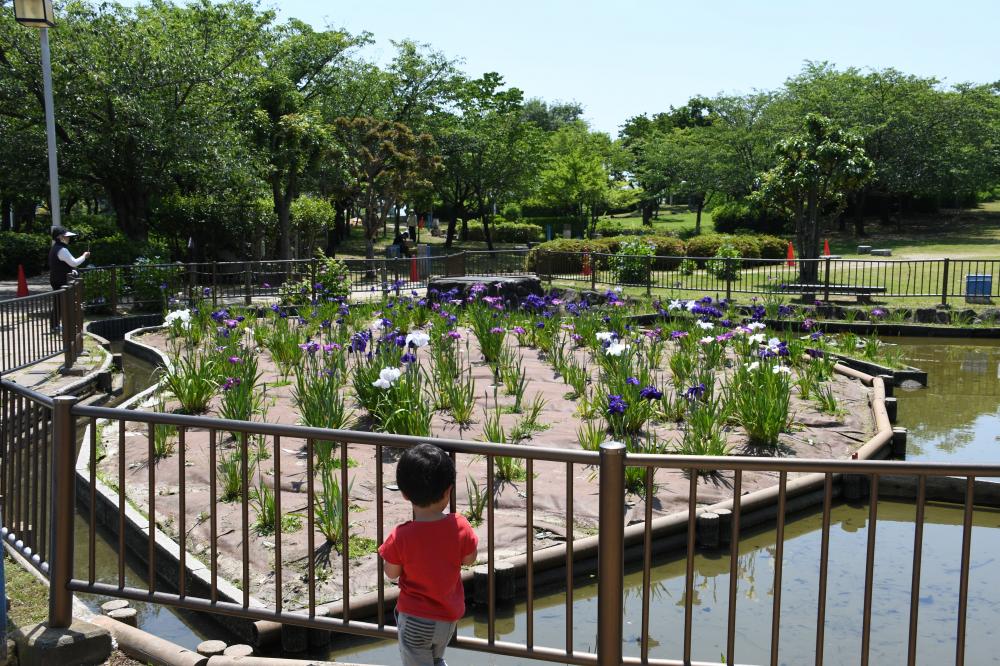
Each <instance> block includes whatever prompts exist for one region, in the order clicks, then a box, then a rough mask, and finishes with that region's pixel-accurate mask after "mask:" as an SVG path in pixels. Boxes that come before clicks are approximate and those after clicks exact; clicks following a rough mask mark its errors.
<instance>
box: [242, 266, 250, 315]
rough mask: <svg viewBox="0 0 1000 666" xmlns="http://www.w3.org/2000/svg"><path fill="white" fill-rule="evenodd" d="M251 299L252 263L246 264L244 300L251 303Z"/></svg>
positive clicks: (244, 270)
mask: <svg viewBox="0 0 1000 666" xmlns="http://www.w3.org/2000/svg"><path fill="white" fill-rule="evenodd" d="M250 301H251V290H250V264H249V263H248V264H246V268H244V269H243V302H244V303H246V304H247V305H250Z"/></svg>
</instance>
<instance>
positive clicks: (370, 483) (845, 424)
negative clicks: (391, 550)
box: [100, 331, 874, 608]
mask: <svg viewBox="0 0 1000 666" xmlns="http://www.w3.org/2000/svg"><path fill="white" fill-rule="evenodd" d="M463 333H465V332H464V331H463ZM472 339H473V340H474V336H472ZM141 342H143V343H144V344H149V345H151V346H154V347H158V348H160V349H164V350H165V349H168V348H169V347H168V345H167V343H166V338H165V336H164V334H163V333H161V332H156V333H152V334H147V335H145V336H143V337H142V339H141ZM473 347H474V343H473ZM522 352H523V363H524V367H525V368H526V370H527V373H528V377H529V382H528V390H527V391H526V394H525V396H526V401H530V400H531V398H532V397H533V396H534V395H535V394H541V396H542V397H544V398H545V400H546V401H547V404H546V406H545V408H544V410H543V411H542V416H541V418H540V422H541V423H542V424H545V425H547V426H548V429H547V430H545V431H543V432H540V433H537V434H536V435H535V436H534V437H533V438H532V439H530V440H528V441H526V442H524V444H523V445H524V446H532V447H551V448H560V449H577V448H579V444H578V440H577V434H576V433H577V428H578V427H579V425H580V423H581V421H580V419H579V418H578V417H577V416H576V414H575V412H576V409H577V404H576V402H574V401H571V400H567V399H566V398H565V397H564V396H565V395H566V393H567V391H568V387H567V386H566V385H565V384H563V382H562V381H561V379H559V378H557V377H555V376H554V371H553V369H552V367H551V366H550V365H548V364H547V363H545V362H543V361H542V360H540V359H539V358H538V355H537V352H536V351H535V350H531V349H522ZM471 353H472V357H473V358H477V357H478V354H477V353H478V350H476V349H473V350H472V352H471ZM580 353H583V352H580ZM423 356H426V353H424V354H423ZM259 363H260V368H261V370H262V372H263V382H264V383H265V384H266V386H267V388H266V394H267V402H268V404H269V407H268V410H267V416H266V420H267V421H268V422H270V423H284V424H294V423H296V422H297V418H298V417H297V413H296V409H295V407H294V405H293V403H292V398H291V387H290V386H277V387H276V386H275V385H276V384H278V383H279V377H278V374H277V370H276V368H275V366H274V364H273V363H272V362H271V360H270V358H269V356H268V354H267V353H266V351H262V352H261V355H260V357H259ZM473 377H474V378H475V380H476V385H477V390H478V393H479V398H478V399H477V401H478V403H479V404H478V406H477V410H476V417H475V418H476V421H477V422H476V423H474V424H472V425H471V426H470V427H468V428H466V429H464V430H463V429H461V428H459V427H458V426H457V425H456V424H455V423H453V422H452V421H451V420H450V418H448V417H447V416H446V415H445V414H444V413H442V412H438V413H436V414H435V416H434V419H433V433H434V436H439V437H448V438H455V439H464V440H468V441H480V440H481V432H482V420H483V419H482V414H483V412H482V406H483V404H484V402H485V400H486V397H487V394H489V400H490V403H491V405H492V399H493V398H492V394H493V393H492V388H489V387H490V386H491V384H492V375H491V372H490V370H489V368H488V367H487V366H486V365H485V364H482V363H477V364H474V365H473ZM833 386H834V387H835V391H836V393H837V395H838V397H839V401H840V406H841V408H842V409H843V411H844V413H843V415H842V416H830V415H827V414H823V413H821V412H819V411H818V409H817V408H816V406H815V404H813V403H809V402H806V401H802V400H800V399H798V398H797V397H793V398H792V414H793V416H794V423H795V427H794V428H793V429H792V430H793V431H792V432H790V433H785V434H783V435H781V441H780V444H779V446H778V447H777V449H776V451H774V452H773V453H776V454H777V455H781V456H794V457H799V458H844V457H848V456H849V455H850V453H851V452H852V451H853V450H855V449H857V448H858V447H859V446H860V445H861V444H863V443H864V442H865V441H866V440H867V439H868V438H869V437H870V436H871V434H872V433H873V431H874V422H873V419H872V415H871V410H870V408H869V405H868V399H869V398H868V391H869V389H867V388H866V387H864V386H863V385H862V384H861V383H860V382H858V381H854V380H849V379H846V378H844V377H840V376H837V377H836V378H835V379H834V380H833ZM792 393H793V396H794V394H796V393H797V391H795V390H794V389H793V391H792ZM499 394H500V402H501V405H510V404H512V403H513V399H512V398H508V397H505V396H503V395H502V391H500V393H499ZM218 401H219V399H218V397H217V398H215V399H214V400H213V404H212V407H211V410H210V415H211V414H213V413H217V410H218ZM153 405H155V402H154V401H151V402H150V403H148V404H147V408H148V407H150V406H153ZM167 408H168V409H170V408H171V405H170V404H169V403H168V404H167ZM356 416H361V414H360V413H356ZM519 418H520V416H518V415H514V414H510V415H505V416H504V417H503V420H504V425H505V427H506V429H507V431H508V432H509V431H510V429H511V428H512V427H513V426H514V424H515V422H516V421H517V420H518V419H519ZM671 426H672V424H671V425H657V426H655V432H656V434H657V435H658V436H659V437H660V438H661V439H662V440H665V441H667V442H674V441H679V439H680V437H681V433H680V432H679V431H678V430H676V429H672V427H671ZM356 427H357V428H358V429H364V428H366V427H367V426H365V425H358V426H356ZM147 432H148V426H145V425H141V424H136V423H128V424H126V437H125V467H126V479H127V481H126V488H127V493H128V497H129V499H130V501H132V502H133V503H134V504H135V505H136V506H137V507H139V508H140V509H141V510H143V511H146V512H148V506H147V502H148V467H147V458H148V455H147V447H148V445H147ZM102 433H103V434H102V437H103V443H104V447H105V451H106V456H105V458H104V459H103V460H102V461H101V463H100V469H101V472H102V475H103V476H105V478H110V479H115V478H117V474H118V471H117V470H118V464H119V461H118V459H119V454H120V452H119V451H118V424H117V423H111V424H107V425H106V426H105V427H104V428H103V430H102ZM728 435H729V439H730V442H731V444H732V445H733V452H734V453H745V454H755V455H759V454H760V452H758V451H747V449H746V435H745V433H743V431H742V430H740V429H739V428H732V429H731V430H730V431H729V433H728ZM218 438H219V439H218V441H220V442H221V444H220V445H219V449H218V450H219V453H220V455H221V453H222V452H224V451H226V450H231V449H232V448H233V447H234V446H236V442H234V441H233V440H232V439H231V438H230V437H229V436H228V434H226V433H221V432H220V433H219V434H218ZM186 442H187V444H186V463H185V466H184V468H183V473H184V476H185V482H186V489H187V491H186V516H185V529H186V531H187V536H188V550H189V552H191V553H193V554H194V555H195V556H197V557H198V558H199V559H201V560H202V561H205V562H207V561H208V550H209V546H210V523H209V520H208V518H209V513H208V512H209V508H210V506H211V504H212V502H211V498H210V493H209V488H210V486H209V483H210V473H211V469H210V465H209V432H208V431H207V430H191V431H188V432H187V433H186ZM262 446H263V447H264V448H265V449H266V452H267V453H266V454H265V456H266V458H265V459H263V460H261V462H260V464H259V470H260V473H261V474H262V477H261V478H262V479H263V482H264V483H266V484H267V485H270V486H272V487H280V489H281V503H282V509H283V512H285V513H297V514H299V515H301V516H302V521H301V522H302V525H303V527H302V528H301V529H299V530H298V531H295V532H292V533H287V532H286V533H283V534H282V540H281V547H282V563H283V575H282V581H281V586H280V587H281V594H282V597H283V600H284V604H285V606H286V607H287V608H295V607H297V606H301V605H303V604H304V603H305V602H304V599H305V595H306V593H307V590H308V584H307V583H308V581H307V574H306V571H307V569H306V565H307V562H308V560H307V535H306V528H305V524H306V520H305V516H306V514H307V510H308V507H307V501H306V497H307V495H306V490H307V479H306V458H307V456H306V448H305V447H306V444H305V442H304V441H301V440H294V439H281V441H280V443H279V444H278V446H275V443H274V442H273V441H272V440H271V439H270V438H268V439H266V440H265V441H263V442H262ZM396 453H397V451H394V450H391V449H387V450H385V451H384V452H383V460H382V461H381V464H382V471H383V490H384V492H383V507H382V508H383V512H384V519H383V524H384V534H386V535H387V534H388V533H389V531H390V530H391V529H392V527H393V526H394V525H396V524H398V523H401V522H404V521H406V520H408V519H409V518H410V506H409V504H408V503H407V502H405V501H404V500H403V498H402V497H401V496H400V495H399V493H398V491H397V490H395V465H394V459H395V455H396ZM348 454H349V456H350V458H351V459H353V460H355V461H356V462H357V465H356V466H353V467H351V468H350V470H349V477H350V479H351V480H352V484H353V485H352V486H351V493H350V501H351V508H352V511H351V517H350V520H351V534H352V535H354V536H363V537H368V538H370V539H375V538H376V536H377V531H376V530H377V525H376V515H377V514H376V500H377V497H376V491H377V488H376V485H375V469H376V465H377V464H378V461H376V460H375V451H374V448H373V447H370V446H365V445H351V446H349V447H348ZM274 456H280V458H281V478H280V479H275V478H274V475H273V467H274ZM179 468H180V466H179V464H178V457H177V454H176V453H175V454H174V455H173V456H170V457H168V458H165V459H162V460H160V461H159V462H158V463H157V464H156V487H157V490H156V515H157V522H158V524H159V525H160V527H161V528H162V529H163V530H164V531H165V532H166V533H168V534H170V535H172V536H173V537H174V538H176V537H177V535H178V530H179V529H180V516H179V499H180V498H179V494H178V491H179V472H180V469H179ZM567 473H568V472H567V466H566V465H565V464H564V463H551V462H536V463H535V466H534V478H533V485H534V493H533V494H534V497H533V499H534V507H535V508H534V521H533V525H532V533H533V538H534V546H535V549H536V550H537V549H540V548H544V547H546V546H550V545H554V544H557V543H559V542H561V541H563V540H564V539H565V538H566V534H567V530H568V529H569V527H568V526H567V522H568V521H567V509H568V507H567V502H566V497H567V494H566V488H567ZM468 477H472V478H474V479H476V481H477V482H478V484H479V486H480V487H481V488H482V489H484V491H485V488H486V461H485V460H484V459H482V458H478V457H474V456H468V455H459V456H458V483H457V489H456V490H457V508H458V510H459V511H465V510H466V509H467V508H468V504H469V502H468V497H467V492H466V479H467V478H468ZM338 478H339V476H338ZM776 480H777V474H766V473H744V476H743V492H744V493H748V492H752V491H754V490H757V489H760V488H764V487H768V486H770V485H772V484H774V483H776ZM655 481H656V484H657V491H656V494H655V504H654V506H653V515H654V516H662V515H665V514H669V513H671V512H674V511H678V510H685V509H686V502H687V493H688V483H689V482H688V479H687V477H686V476H684V475H683V474H682V473H681V472H680V471H674V470H661V471H660V472H658V474H657V476H656V479H655ZM253 483H254V481H253V480H252V481H251V485H253ZM316 483H317V485H318V484H319V481H318V480H317V481H316ZM572 483H573V499H574V501H573V506H572V510H573V520H572V529H573V533H574V536H575V537H577V538H579V537H583V536H589V535H592V534H596V532H597V528H598V522H597V519H598V481H597V476H596V469H594V468H592V467H587V466H582V465H574V466H573V468H572ZM524 491H525V483H524V482H514V483H506V484H503V485H501V486H499V487H498V488H497V501H496V505H495V507H496V508H495V520H496V525H495V544H496V555H497V558H498V559H502V558H504V557H508V556H512V555H515V554H520V553H523V552H524V551H525V550H526V533H527V526H526V524H525V523H526V521H525V517H526V515H525V502H526V499H525V492H524ZM731 495H732V484H731V475H730V474H722V475H718V476H714V477H707V478H701V479H700V480H699V483H698V503H699V504H712V503H715V502H718V501H721V500H724V499H729V498H730V497H731ZM627 505H628V507H629V509H628V514H627V520H628V521H629V522H636V521H641V520H642V516H643V513H644V510H645V507H644V503H643V501H642V499H641V498H639V497H634V496H630V497H628V498H627ZM216 507H217V511H218V548H219V553H220V556H219V562H220V573H221V575H223V576H224V577H225V578H227V579H228V580H230V581H232V582H234V583H236V584H237V586H238V587H241V588H242V587H243V586H244V585H249V586H250V591H251V594H252V595H253V596H255V597H257V598H259V599H260V600H262V601H264V602H265V603H269V604H270V603H273V602H274V599H275V587H276V585H275V580H274V576H275V573H274V553H275V537H274V536H273V535H267V536H264V535H258V534H256V533H254V531H253V529H252V528H251V529H250V530H249V534H248V535H246V536H245V535H244V533H243V529H242V517H241V512H240V504H239V503H238V502H233V503H221V502H220V503H218V504H216ZM484 517H485V514H484ZM253 518H254V514H253V512H252V511H251V515H250V522H251V524H252V523H253ZM487 529H488V525H487V523H486V522H485V521H484V522H483V523H481V524H479V525H478V526H477V527H476V531H477V533H478V534H479V537H480V558H481V560H482V561H485V557H486V543H487V541H486V539H487ZM245 538H247V539H248V540H249V541H248V543H249V555H250V580H249V581H246V582H244V581H242V565H241V558H242V553H243V543H244V539H245ZM315 544H316V545H317V560H318V564H317V575H316V578H317V581H316V583H317V600H318V602H319V603H323V602H329V601H334V600H336V599H339V598H340V596H341V595H342V581H341V576H342V574H341V556H340V555H339V554H338V553H337V552H336V550H335V549H333V548H331V547H330V546H327V545H325V539H324V537H323V536H322V535H321V534H320V533H319V532H318V531H317V532H316V535H315ZM376 575H377V568H376V556H375V555H373V554H367V555H365V556H363V557H357V558H354V559H353V560H351V562H350V585H351V594H352V595H356V594H360V593H362V592H364V591H367V590H371V589H374V588H375V586H376V583H377V581H376Z"/></svg>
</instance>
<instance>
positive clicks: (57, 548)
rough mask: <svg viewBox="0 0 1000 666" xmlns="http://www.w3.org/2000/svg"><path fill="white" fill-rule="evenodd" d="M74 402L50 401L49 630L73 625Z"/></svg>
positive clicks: (63, 398)
mask: <svg viewBox="0 0 1000 666" xmlns="http://www.w3.org/2000/svg"><path fill="white" fill-rule="evenodd" d="M75 402H76V398H73V397H71V396H65V395H61V396H56V397H55V398H53V399H52V403H53V404H52V475H51V497H52V521H51V523H50V527H49V543H50V544H51V556H50V558H49V627H51V628H56V629H63V628H66V627H68V626H70V624H72V622H73V593H72V592H70V590H69V582H70V580H71V579H72V578H73V516H74V513H75V511H76V474H75V468H76V427H75V422H74V417H73V413H72V409H73V403H75Z"/></svg>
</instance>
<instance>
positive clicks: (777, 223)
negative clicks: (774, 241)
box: [712, 201, 791, 234]
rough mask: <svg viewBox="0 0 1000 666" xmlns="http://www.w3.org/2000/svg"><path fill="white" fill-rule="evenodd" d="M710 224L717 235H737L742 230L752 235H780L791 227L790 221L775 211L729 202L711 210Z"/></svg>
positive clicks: (754, 205) (742, 202)
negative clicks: (713, 226) (712, 224)
mask: <svg viewBox="0 0 1000 666" xmlns="http://www.w3.org/2000/svg"><path fill="white" fill-rule="evenodd" d="M712 222H713V223H714V225H715V230H716V231H717V232H718V233H727V234H732V233H737V232H738V231H739V230H741V229H743V230H746V231H749V232H752V233H767V234H780V233H782V232H783V231H784V230H785V229H786V228H788V227H790V226H791V220H790V219H789V218H788V217H787V216H785V215H783V214H781V213H780V212H778V211H776V210H768V209H765V208H763V207H761V206H759V205H756V204H749V203H747V202H745V201H731V202H728V203H724V204H720V205H718V206H716V207H715V208H713V209H712Z"/></svg>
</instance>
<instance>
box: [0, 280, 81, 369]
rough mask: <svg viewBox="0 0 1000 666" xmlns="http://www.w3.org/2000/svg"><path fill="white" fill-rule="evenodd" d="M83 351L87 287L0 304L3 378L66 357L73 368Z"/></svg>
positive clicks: (77, 285) (68, 287)
mask: <svg viewBox="0 0 1000 666" xmlns="http://www.w3.org/2000/svg"><path fill="white" fill-rule="evenodd" d="M82 351H83V283H82V282H80V281H72V282H70V283H69V284H68V285H66V286H65V287H63V288H62V289H58V290H53V291H50V292H46V293H42V294H36V295H34V296H25V297H23V298H14V299H11V300H6V301H0V375H2V374H6V373H10V372H14V371H17V370H20V369H22V368H25V367H27V366H29V365H33V364H35V363H39V362H41V361H45V360H48V359H50V358H54V357H56V356H59V355H60V354H62V355H63V367H64V368H71V367H72V366H73V363H75V362H76V358H77V356H78V355H79V354H80V352H82Z"/></svg>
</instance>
